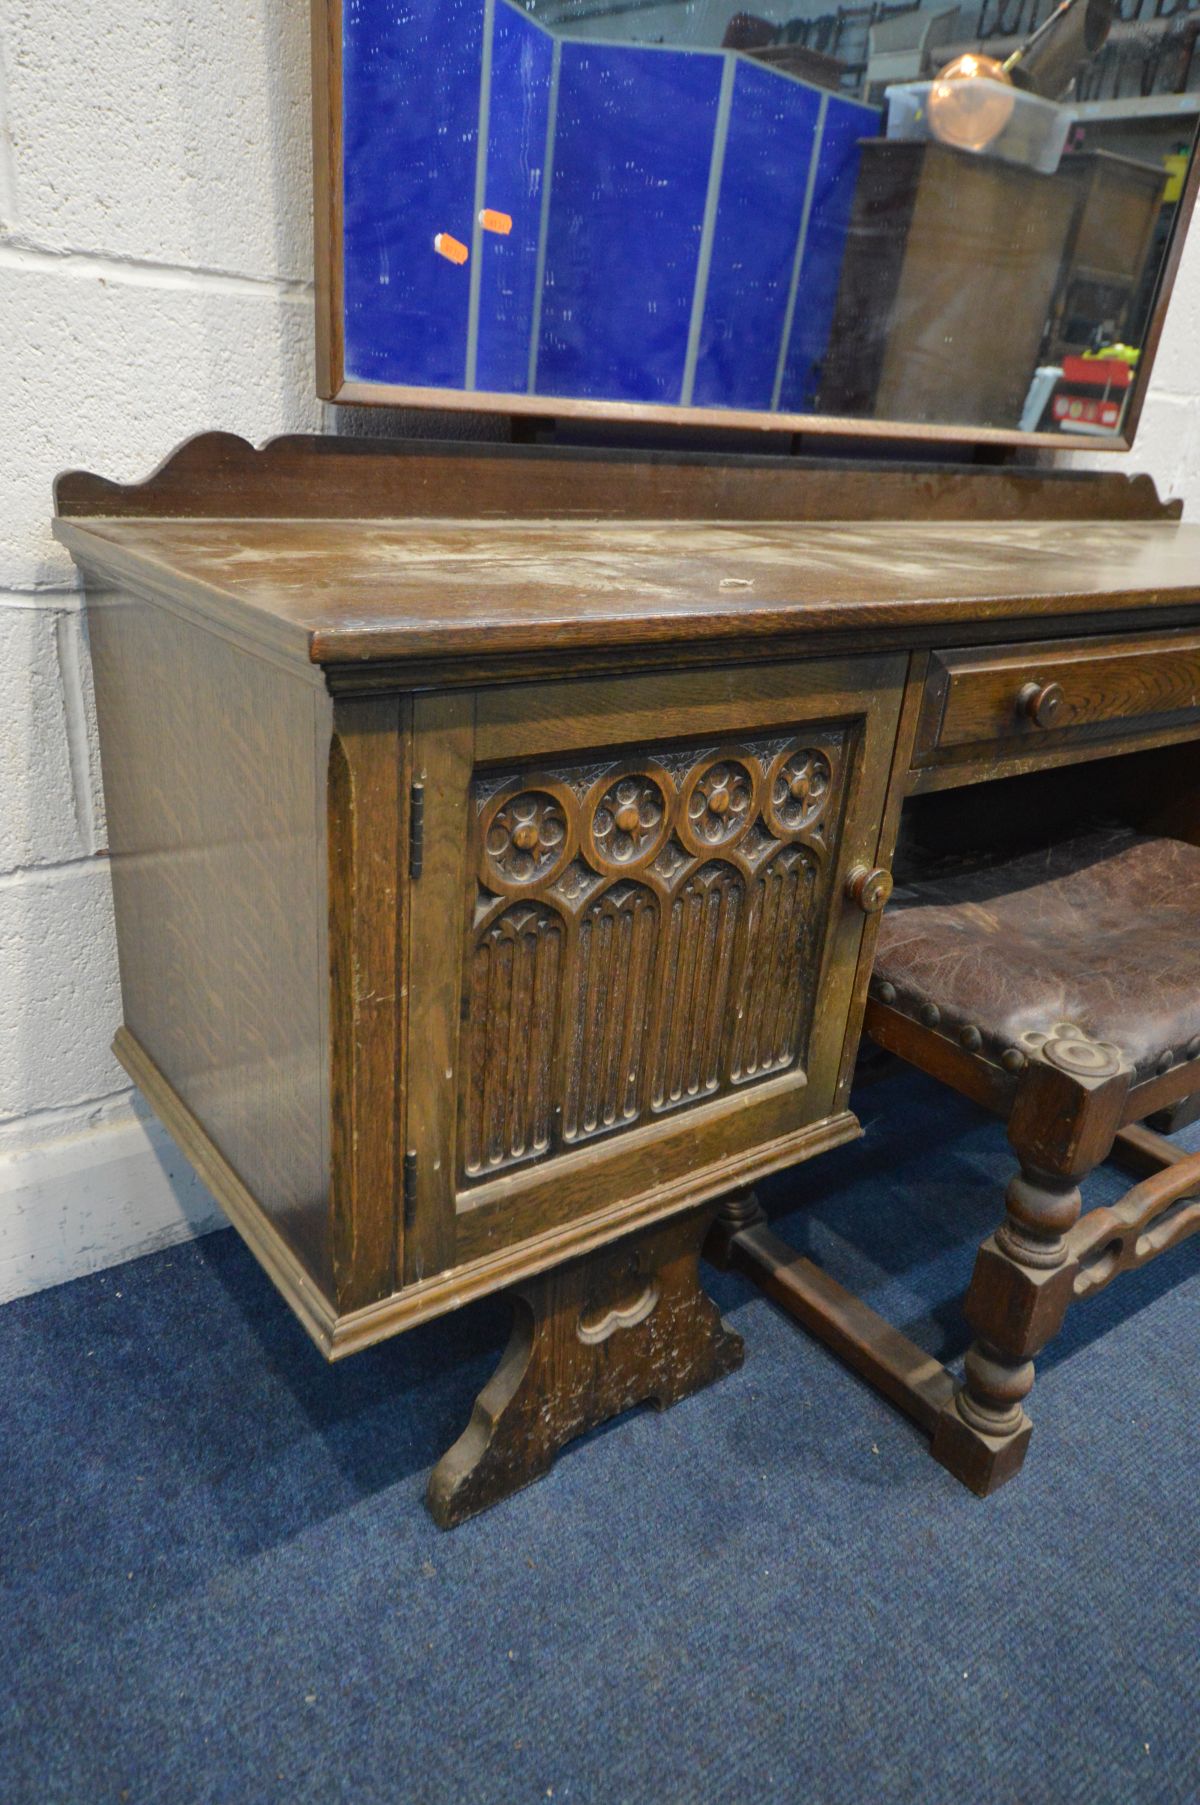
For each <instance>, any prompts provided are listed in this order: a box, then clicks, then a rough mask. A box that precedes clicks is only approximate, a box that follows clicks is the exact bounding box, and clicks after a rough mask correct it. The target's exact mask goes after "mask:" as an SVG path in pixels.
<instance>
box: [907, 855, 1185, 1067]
mask: <svg viewBox="0 0 1200 1805" xmlns="http://www.w3.org/2000/svg"><path fill="white" fill-rule="evenodd" d="M872 994H873V995H874V996H876V997H878V998H879V1000H880V1001H882V1002H885V1003H888V1004H890V1005H892V1006H893V1007H894V1008H896V1009H899V1010H901V1011H902V1012H903V1013H905V1014H908V1015H911V1016H912V1017H913V1018H914V1019H916V1020H919V1021H923V1022H924V1023H925V1024H926V1026H930V1027H933V1026H938V1027H939V1029H940V1032H941V1033H943V1034H947V1035H952V1036H954V1037H955V1038H958V1039H960V1040H961V1041H962V1043H963V1044H964V1045H965V1046H967V1047H968V1048H969V1049H970V1050H973V1051H974V1050H982V1051H984V1052H985V1053H986V1054H988V1055H990V1056H991V1057H992V1058H994V1059H999V1060H1001V1061H1002V1062H1003V1063H1005V1064H1008V1065H1009V1066H1010V1068H1011V1067H1013V1066H1016V1065H1018V1064H1019V1063H1020V1060H1019V1057H1018V1056H1019V1055H1022V1054H1024V1053H1025V1052H1027V1051H1028V1049H1029V1047H1030V1046H1031V1045H1036V1044H1037V1042H1038V1040H1039V1039H1044V1037H1045V1036H1046V1035H1047V1034H1048V1033H1049V1032H1050V1031H1051V1030H1053V1029H1054V1028H1055V1027H1056V1026H1057V1025H1058V1024H1060V1023H1072V1024H1074V1025H1075V1027H1076V1028H1078V1029H1081V1030H1082V1031H1083V1033H1084V1034H1086V1035H1087V1036H1088V1037H1089V1038H1091V1039H1094V1040H1098V1041H1103V1042H1108V1043H1109V1044H1111V1045H1114V1046H1116V1047H1117V1048H1119V1049H1120V1050H1121V1051H1122V1052H1123V1053H1124V1055H1125V1057H1126V1058H1127V1059H1128V1060H1129V1061H1130V1062H1131V1063H1132V1064H1133V1066H1134V1068H1135V1074H1136V1078H1137V1080H1139V1081H1140V1080H1141V1079H1143V1078H1146V1077H1149V1076H1151V1075H1153V1074H1154V1073H1158V1072H1165V1071H1168V1070H1169V1069H1170V1068H1171V1067H1172V1066H1173V1065H1176V1064H1178V1063H1179V1062H1180V1061H1182V1060H1185V1059H1195V1058H1197V1057H1200V847H1195V846H1189V845H1185V844H1184V843H1183V842H1182V841H1179V840H1163V839H1146V838H1143V837H1142V836H1140V835H1138V834H1134V833H1131V832H1129V831H1128V830H1127V829H1124V828H1121V829H1113V830H1111V831H1105V832H1099V833H1092V834H1087V835H1085V836H1082V837H1081V838H1079V839H1076V840H1070V841H1066V842H1064V843H1061V844H1059V845H1057V846H1054V847H1052V848H1050V849H1049V850H1048V851H1045V852H1038V853H1032V854H1028V855H1026V856H1023V857H1019V858H1016V859H1012V860H1009V861H1008V862H1007V863H1005V864H1003V865H1000V866H994V867H992V868H990V869H984V870H980V871H973V872H972V871H967V872H955V873H954V874H952V875H950V876H944V877H941V878H937V879H929V880H922V881H921V882H920V883H918V884H914V885H913V886H912V887H911V888H908V889H897V891H896V893H895V897H894V900H893V904H892V907H891V908H890V909H889V911H888V913H887V914H886V915H885V916H884V918H883V921H882V922H881V924H880V933H879V946H878V952H877V955H876V961H875V975H874V979H873V982H872ZM977 1037H978V1038H977Z"/></svg>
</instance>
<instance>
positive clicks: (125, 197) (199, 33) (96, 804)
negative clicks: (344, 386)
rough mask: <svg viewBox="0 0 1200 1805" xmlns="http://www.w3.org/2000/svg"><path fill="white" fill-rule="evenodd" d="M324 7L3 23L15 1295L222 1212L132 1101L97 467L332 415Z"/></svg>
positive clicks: (157, 7) (9, 1123)
mask: <svg viewBox="0 0 1200 1805" xmlns="http://www.w3.org/2000/svg"><path fill="white" fill-rule="evenodd" d="M310 214H311V201H310V175H309V141H308V23H307V8H306V7H305V6H297V5H295V4H294V3H293V0H237V3H236V4H234V3H232V0H210V3H209V4H206V5H203V6H183V5H181V4H179V0H118V4H117V5H116V6H115V7H101V8H93V7H89V6H86V5H84V4H82V3H81V0H67V3H66V4H64V5H61V6H57V7H47V6H46V5H45V4H44V0H9V4H8V6H7V8H6V10H5V16H4V25H3V35H2V38H0V345H2V346H4V348H5V360H4V361H5V374H4V380H3V383H2V384H0V494H2V495H3V497H4V505H3V508H0V1297H5V1296H9V1295H15V1294H16V1293H17V1292H20V1291H22V1290H27V1289H31V1288H36V1287H37V1286H38V1285H42V1284H46V1283H52V1282H54V1281H55V1280H56V1279H59V1278H66V1277H70V1276H73V1275H74V1274H75V1273H77V1272H81V1271H85V1270H88V1269H89V1268H91V1267H94V1266H96V1265H103V1264H108V1263H110V1262H111V1261H113V1260H117V1259H121V1258H124V1257H126V1256H127V1255H129V1254H131V1253H135V1252H139V1251H142V1250H143V1249H145V1248H148V1247H152V1246H156V1245H160V1244H162V1243H163V1242H164V1241H166V1240H170V1239H172V1238H174V1237H176V1236H178V1235H181V1234H190V1233H192V1232H194V1231H195V1230H196V1229H197V1228H204V1227H209V1226H212V1225H213V1224H214V1222H215V1221H216V1220H218V1216H217V1212H216V1210H215V1206H214V1205H213V1203H212V1201H211V1199H210V1198H208V1197H207V1195H206V1193H205V1192H204V1191H203V1189H202V1187H200V1186H199V1185H198V1184H197V1183H196V1182H195V1181H194V1180H193V1179H192V1178H191V1177H190V1176H189V1175H188V1174H187V1172H186V1170H185V1168H184V1166H183V1164H182V1162H180V1161H179V1159H178V1158H177V1157H176V1156H175V1155H174V1154H173V1152H172V1150H171V1149H170V1148H169V1145H168V1144H167V1142H166V1141H165V1139H164V1137H163V1136H162V1135H161V1134H160V1133H159V1132H158V1131H157V1130H156V1129H155V1128H154V1127H153V1126H152V1125H151V1124H149V1123H148V1121H147V1115H146V1111H145V1109H144V1108H142V1107H141V1106H139V1105H137V1104H136V1103H135V1102H134V1100H133V1099H131V1096H130V1093H129V1087H128V1085H127V1083H126V1081H125V1077H124V1074H123V1073H122V1072H121V1070H120V1068H119V1067H118V1066H117V1065H116V1063H115V1061H114V1060H113V1058H112V1054H111V1052H110V1051H109V1043H110V1041H111V1038H112V1033H113V1029H114V1028H115V1026H116V1024H117V1022H118V1020H119V1014H120V1011H119V996H118V985H117V970H116V952H115V944H114V938H113V930H112V903H111V892H110V887H109V879H108V869H107V864H106V861H105V857H104V813H103V803H102V800H101V795H100V785H99V768H98V762H97V757H96V745H95V726H94V715H93V710H92V706H91V697H90V680H89V669H88V660H87V648H86V642H85V633H84V627H83V620H82V616H81V614H80V610H79V595H78V589H77V585H76V579H75V574H74V570H73V568H72V566H71V564H70V561H69V560H68V559H67V558H66V557H65V556H64V555H63V553H62V552H61V551H60V550H59V548H58V547H57V546H56V545H55V543H54V541H53V539H52V538H51V535H50V485H51V482H52V480H53V478H54V476H55V474H56V472H57V471H59V470H62V469H64V468H68V467H71V466H83V467H85V468H90V469H94V470H101V471H103V472H104V473H105V474H107V475H111V476H115V477H123V478H133V477H139V476H143V475H145V474H146V473H147V472H148V471H149V470H151V469H152V468H153V466H154V465H155V464H157V463H158V462H159V461H160V460H161V459H162V458H163V457H164V456H166V454H167V453H168V452H169V451H170V450H171V449H172V448H173V447H174V446H175V445H176V444H177V443H178V442H179V440H180V439H182V438H185V437H186V436H188V435H189V434H191V433H194V432H198V431H201V430H202V429H204V428H205V427H213V426H220V427H225V428H228V429H230V430H232V431H234V432H240V433H243V434H244V435H245V436H246V437H247V438H249V439H251V440H262V439H264V438H267V437H269V436H270V435H271V434H273V433H277V432H286V431H298V430H319V429H320V427H321V425H322V424H323V419H322V416H323V411H324V410H322V408H321V407H320V405H319V404H318V403H317V402H316V401H315V400H314V398H313V369H312V350H311V341H312V303H311V287H310V276H311V267H310V266H311V256H312V252H311V230H310V223H309V222H310Z"/></svg>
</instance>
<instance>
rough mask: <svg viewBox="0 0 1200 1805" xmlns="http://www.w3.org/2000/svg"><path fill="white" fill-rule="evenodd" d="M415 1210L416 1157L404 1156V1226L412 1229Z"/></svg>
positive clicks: (409, 1154) (408, 1154)
mask: <svg viewBox="0 0 1200 1805" xmlns="http://www.w3.org/2000/svg"><path fill="white" fill-rule="evenodd" d="M416 1209H417V1156H416V1154H415V1153H406V1154H405V1155H404V1226H405V1228H411V1227H412V1221H413V1217H414V1215H415V1214H416Z"/></svg>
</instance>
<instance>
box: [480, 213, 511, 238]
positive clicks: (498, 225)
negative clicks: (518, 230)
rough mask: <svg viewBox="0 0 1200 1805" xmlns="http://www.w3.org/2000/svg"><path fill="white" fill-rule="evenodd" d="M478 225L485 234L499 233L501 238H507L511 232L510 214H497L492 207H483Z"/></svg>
mask: <svg viewBox="0 0 1200 1805" xmlns="http://www.w3.org/2000/svg"><path fill="white" fill-rule="evenodd" d="M479 223H480V225H481V226H482V227H483V229H484V231H485V232H499V234H500V236H501V237H502V238H507V237H508V235H509V233H510V232H511V231H512V214H511V213H497V212H496V210H495V208H493V207H484V208H483V210H482V212H481V213H480V215H479Z"/></svg>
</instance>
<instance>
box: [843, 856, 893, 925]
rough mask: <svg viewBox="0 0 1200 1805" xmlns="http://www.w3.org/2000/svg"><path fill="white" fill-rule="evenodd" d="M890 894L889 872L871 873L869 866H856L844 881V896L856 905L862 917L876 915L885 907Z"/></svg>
mask: <svg viewBox="0 0 1200 1805" xmlns="http://www.w3.org/2000/svg"><path fill="white" fill-rule="evenodd" d="M891 894H892V874H891V872H890V871H881V870H875V871H872V870H871V867H870V866H869V865H856V866H855V867H854V870H853V871H852V872H851V873H850V876H849V877H848V878H847V879H846V895H847V896H848V897H849V898H850V901H851V902H855V903H857V904H858V906H859V908H860V909H861V910H862V912H863V914H864V915H878V914H879V913H880V912H881V910H883V909H885V908H886V907H887V900H888V897H889V896H890V895H891Z"/></svg>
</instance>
